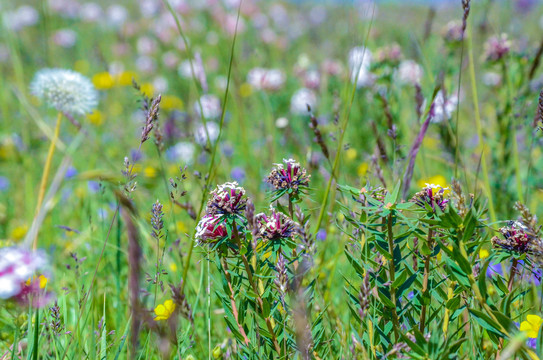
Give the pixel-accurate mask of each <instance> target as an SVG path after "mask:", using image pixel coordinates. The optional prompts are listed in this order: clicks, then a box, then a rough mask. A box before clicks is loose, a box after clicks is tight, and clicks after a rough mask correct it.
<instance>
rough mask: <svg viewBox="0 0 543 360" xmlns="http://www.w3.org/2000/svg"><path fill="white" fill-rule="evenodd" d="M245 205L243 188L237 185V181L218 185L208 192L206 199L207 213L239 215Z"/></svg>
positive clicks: (245, 198) (245, 199)
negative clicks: (207, 198)
mask: <svg viewBox="0 0 543 360" xmlns="http://www.w3.org/2000/svg"><path fill="white" fill-rule="evenodd" d="M246 205H247V197H246V196H245V189H244V188H242V187H240V186H238V183H237V182H235V181H234V182H227V183H224V184H221V185H218V186H217V188H216V189H215V190H213V191H212V192H211V193H210V194H209V200H208V201H207V206H206V214H207V215H217V214H218V215H239V214H241V213H242V212H243V211H244V210H245V207H246Z"/></svg>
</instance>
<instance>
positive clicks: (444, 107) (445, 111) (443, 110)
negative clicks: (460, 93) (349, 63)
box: [430, 90, 458, 124]
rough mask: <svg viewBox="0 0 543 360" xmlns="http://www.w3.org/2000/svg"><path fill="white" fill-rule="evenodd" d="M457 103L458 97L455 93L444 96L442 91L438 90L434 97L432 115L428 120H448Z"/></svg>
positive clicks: (436, 121)
mask: <svg viewBox="0 0 543 360" xmlns="http://www.w3.org/2000/svg"><path fill="white" fill-rule="evenodd" d="M457 104H458V97H457V96H456V95H451V96H450V97H448V98H445V96H444V95H443V91H441V90H439V91H438V93H437V94H436V97H435V99H434V115H433V116H432V119H431V120H430V121H431V122H432V123H434V124H435V123H441V122H443V121H445V120H449V119H450V118H451V116H452V113H453V111H454V110H456V105H457Z"/></svg>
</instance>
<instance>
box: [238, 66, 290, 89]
mask: <svg viewBox="0 0 543 360" xmlns="http://www.w3.org/2000/svg"><path fill="white" fill-rule="evenodd" d="M285 80H286V76H285V73H283V71H281V70H279V69H264V68H259V67H257V68H253V69H251V71H249V74H247V82H248V83H249V84H251V86H252V87H253V88H255V89H257V90H272V91H273V90H279V89H280V88H281V87H282V86H283V84H284V83H285Z"/></svg>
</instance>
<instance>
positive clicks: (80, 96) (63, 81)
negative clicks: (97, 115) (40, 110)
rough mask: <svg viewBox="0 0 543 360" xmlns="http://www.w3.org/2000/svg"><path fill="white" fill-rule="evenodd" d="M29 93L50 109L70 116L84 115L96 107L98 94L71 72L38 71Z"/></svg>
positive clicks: (87, 83) (78, 74) (90, 85)
mask: <svg viewBox="0 0 543 360" xmlns="http://www.w3.org/2000/svg"><path fill="white" fill-rule="evenodd" d="M30 92H31V93H32V94H33V95H35V96H36V97H38V98H39V99H41V100H43V101H45V102H46V103H47V104H48V105H49V106H50V107H54V108H55V109H57V110H58V111H62V112H64V113H68V114H71V115H85V114H87V113H90V112H91V111H92V110H93V109H94V108H95V107H96V106H97V105H98V93H97V92H96V89H95V88H94V86H93V85H92V83H91V81H90V80H89V79H87V78H86V77H84V76H83V75H81V74H80V73H78V72H75V71H72V70H65V69H42V70H40V71H38V72H37V73H36V75H34V79H33V80H32V83H31V84H30Z"/></svg>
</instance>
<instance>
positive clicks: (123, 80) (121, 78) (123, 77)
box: [115, 71, 138, 86]
mask: <svg viewBox="0 0 543 360" xmlns="http://www.w3.org/2000/svg"><path fill="white" fill-rule="evenodd" d="M132 79H135V80H136V81H137V80H138V78H137V74H136V73H135V72H133V71H123V72H122V73H120V74H119V75H117V76H116V77H115V82H116V83H117V85H119V86H129V85H132Z"/></svg>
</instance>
